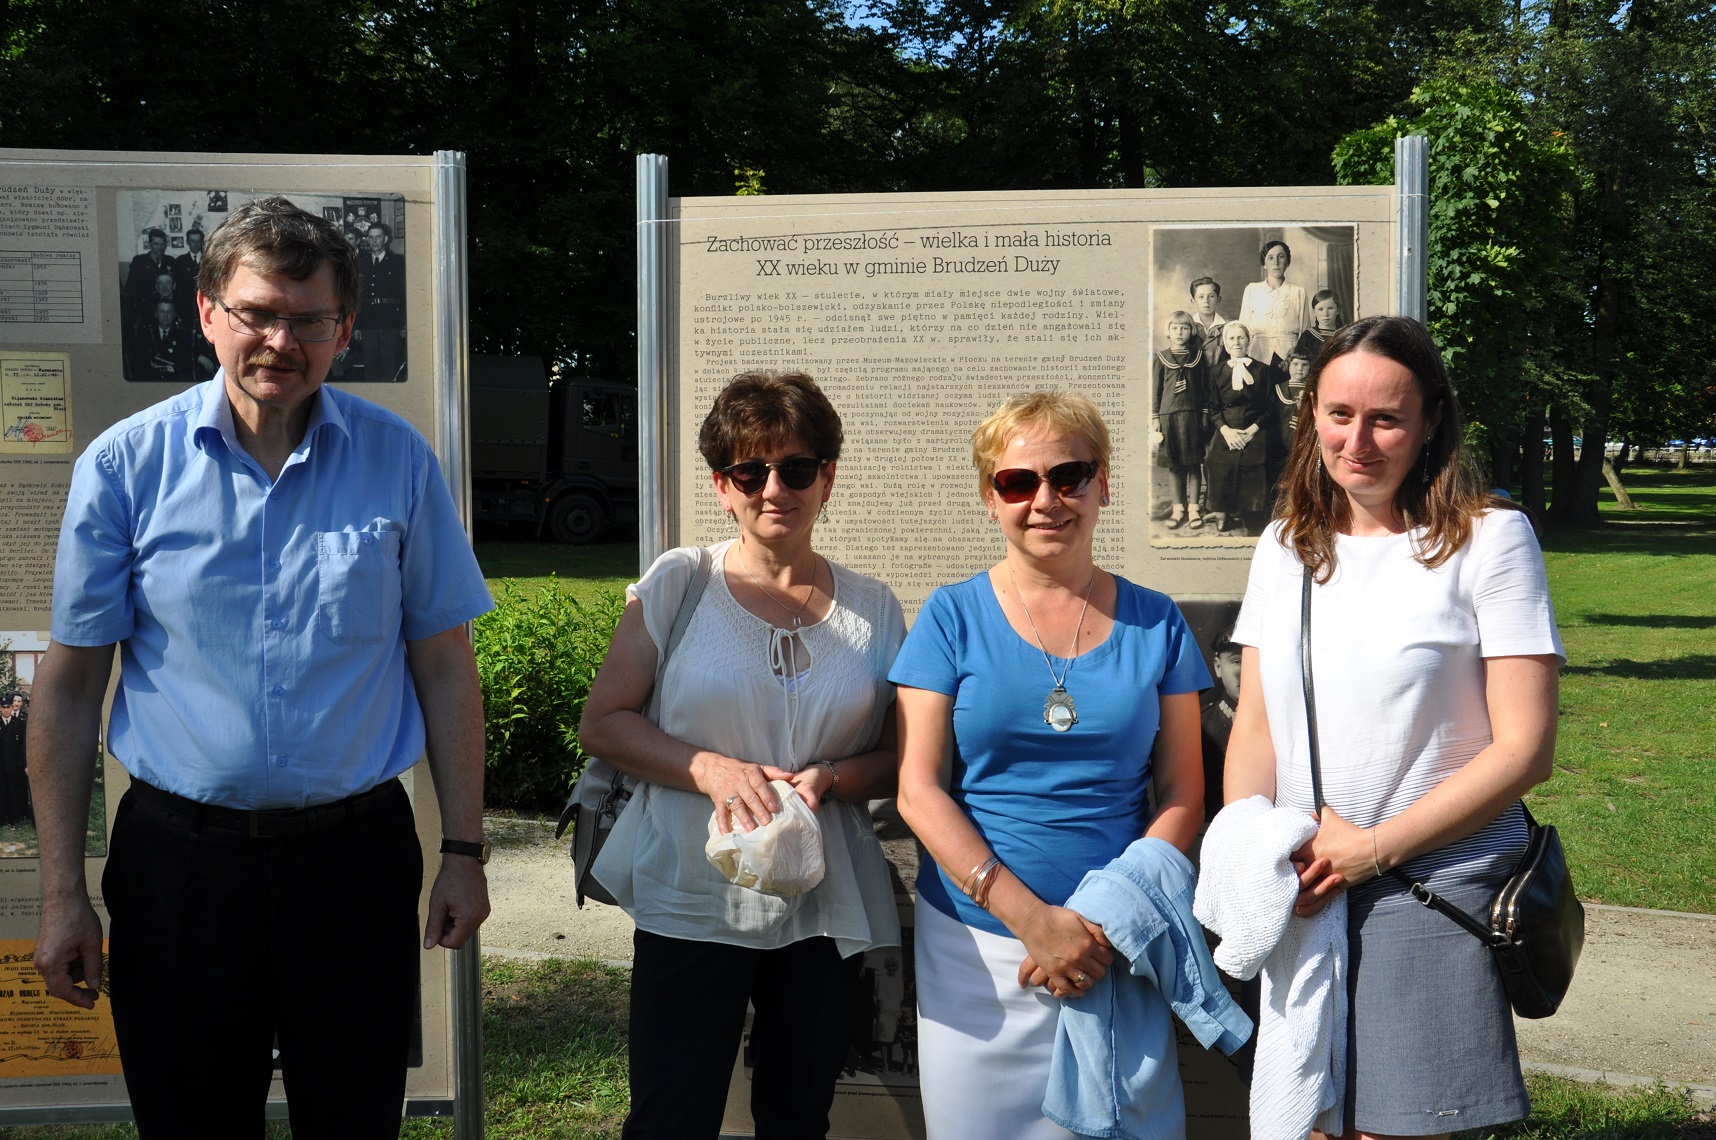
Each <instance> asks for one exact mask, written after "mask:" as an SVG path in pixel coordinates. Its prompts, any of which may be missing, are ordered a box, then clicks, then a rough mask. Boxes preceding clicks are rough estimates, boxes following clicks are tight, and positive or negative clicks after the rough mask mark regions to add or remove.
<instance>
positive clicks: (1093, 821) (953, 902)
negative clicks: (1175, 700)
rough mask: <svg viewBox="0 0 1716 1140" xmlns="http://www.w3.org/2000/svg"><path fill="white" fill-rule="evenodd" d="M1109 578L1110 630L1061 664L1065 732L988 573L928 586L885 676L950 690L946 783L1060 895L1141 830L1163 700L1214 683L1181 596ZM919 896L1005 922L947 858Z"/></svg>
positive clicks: (926, 878) (986, 924) (995, 844)
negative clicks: (972, 896) (1072, 718)
mask: <svg viewBox="0 0 1716 1140" xmlns="http://www.w3.org/2000/svg"><path fill="white" fill-rule="evenodd" d="M1115 584H1116V586H1117V587H1118V589H1119V596H1118V598H1117V600H1116V603H1115V621H1114V631H1113V632H1112V633H1111V634H1110V635H1109V637H1108V639H1107V640H1105V641H1104V642H1103V643H1102V644H1101V645H1098V646H1097V647H1096V648H1095V649H1092V650H1090V651H1089V652H1087V653H1085V654H1084V655H1083V656H1081V657H1079V658H1077V659H1076V660H1075V661H1074V662H1073V665H1072V668H1071V670H1069V672H1068V673H1067V676H1066V688H1067V692H1068V693H1070V694H1071V696H1072V699H1073V701H1074V703H1075V705H1076V707H1077V710H1078V723H1077V724H1075V725H1073V726H1072V728H1071V729H1070V730H1068V731H1066V732H1056V731H1055V730H1054V729H1053V728H1052V727H1050V726H1049V725H1048V724H1047V723H1045V722H1044V720H1043V702H1044V700H1045V698H1046V697H1047V696H1048V694H1049V691H1050V690H1051V689H1052V688H1053V687H1054V682H1053V680H1052V678H1051V677H1050V674H1049V670H1048V666H1047V665H1046V664H1045V663H1044V661H1043V654H1042V651H1041V650H1040V649H1039V648H1038V647H1037V646H1036V645H1035V644H1033V643H1032V642H1030V641H1027V640H1026V639H1024V638H1022V637H1020V636H1019V635H1018V634H1017V633H1016V632H1014V630H1013V627H1012V626H1011V625H1010V624H1009V623H1008V621H1007V617H1006V614H1004V613H1003V612H1002V610H1001V605H1000V602H999V601H997V599H996V597H995V591H994V589H993V587H992V586H991V585H990V582H989V576H988V574H987V573H984V574H978V575H977V576H975V577H973V578H970V579H968V580H966V581H964V582H959V583H957V584H955V585H951V586H944V587H942V588H941V589H939V590H937V591H936V592H935V593H933V594H931V595H930V597H929V600H928V601H926V602H925V603H924V607H923V610H922V612H920V613H919V614H918V618H917V622H916V624H915V625H913V627H912V630H911V632H910V633H909V634H907V636H906V641H905V644H904V645H903V646H902V647H901V649H900V654H899V656H898V657H897V658H896V659H895V661H894V667H893V669H892V671H891V672H890V673H889V676H888V679H889V680H890V681H893V682H894V683H895V684H897V685H904V686H908V687H911V688H916V689H926V690H929V691H931V692H936V693H942V694H944V695H946V696H950V697H952V698H953V772H952V786H951V787H950V788H949V793H950V794H951V795H952V796H953V799H954V802H956V803H957V804H959V806H960V808H961V810H963V811H964V812H965V814H966V816H967V817H968V818H969V819H970V820H971V822H972V824H973V825H974V826H976V828H977V830H978V832H979V833H981V834H982V836H983V838H984V840H985V841H986V842H987V843H988V844H989V846H990V848H991V849H992V850H993V851H994V852H995V854H996V855H997V856H998V857H999V858H1000V859H1001V861H1002V862H1003V863H1005V864H1006V865H1007V868H1008V870H1010V871H1012V872H1013V873H1014V874H1015V875H1017V876H1018V877H1019V878H1020V879H1021V880H1022V881H1023V882H1024V883H1025V885H1026V886H1028V887H1030V888H1031V890H1032V891H1033V892H1034V893H1035V894H1036V895H1037V897H1038V898H1040V899H1042V900H1044V901H1045V902H1048V903H1052V904H1055V905H1057V906H1058V905H1060V904H1062V903H1064V902H1065V901H1066V900H1067V899H1068V898H1070V897H1071V896H1072V893H1073V891H1074V890H1075V889H1076V888H1077V887H1078V884H1079V880H1080V879H1082V878H1083V877H1084V874H1085V872H1086V871H1089V870H1091V869H1093V868H1096V867H1101V866H1104V865H1106V864H1107V863H1108V861H1109V860H1110V859H1113V858H1114V857H1116V856H1117V855H1119V854H1120V853H1121V852H1122V851H1124V850H1126V847H1127V845H1128V844H1130V843H1131V842H1132V841H1133V840H1134V839H1137V838H1138V837H1139V836H1140V835H1142V834H1143V833H1144V828H1145V825H1146V824H1147V823H1148V822H1149V805H1148V801H1147V799H1146V795H1145V789H1146V784H1147V781H1148V779H1149V776H1150V752H1151V749H1152V748H1153V747H1154V746H1155V741H1156V730H1157V728H1158V727H1159V725H1160V720H1161V702H1160V698H1161V697H1163V696H1166V695H1171V694H1174V693H1188V692H1195V691H1197V690H1199V689H1204V688H1208V687H1209V686H1210V683H1211V682H1210V675H1209V671H1208V669H1206V668H1205V666H1204V663H1203V657H1202V655H1201V654H1200V653H1199V651H1198V646H1197V643H1196V641H1195V640H1194V639H1193V637H1192V633H1191V630H1190V629H1189V628H1188V627H1187V625H1186V621H1185V618H1184V617H1182V616H1181V615H1180V610H1179V607H1177V606H1176V605H1174V603H1173V601H1172V600H1171V599H1169V598H1168V597H1167V596H1166V595H1165V594H1159V593H1157V592H1156V591H1154V590H1147V589H1144V588H1143V587H1141V586H1136V585H1133V584H1132V583H1131V582H1128V581H1127V580H1126V579H1124V578H1120V577H1118V576H1116V578H1115ZM1062 660H1063V659H1061V658H1056V659H1055V668H1056V669H1057V670H1058V669H1059V668H1060V665H1061V663H1062ZM918 897H919V898H920V899H921V900H922V901H924V902H926V903H928V904H930V905H931V906H934V907H935V908H936V909H937V910H940V911H942V912H943V913H944V914H947V915H949V916H951V917H953V918H957V919H959V920H960V921H961V922H964V923H965V924H966V925H968V926H974V927H977V928H979V929H982V930H988V931H991V932H992V933H996V934H1004V935H1005V934H1008V933H1010V932H1009V931H1008V930H1007V928H1006V927H1005V926H1003V925H1002V924H1001V922H1000V920H999V919H996V918H995V917H993V916H992V915H990V914H989V913H988V912H986V911H984V910H982V909H981V908H979V907H977V906H976V905H974V904H973V903H972V902H971V900H969V899H968V898H966V897H965V895H964V894H963V893H962V892H961V891H960V889H959V885H958V884H956V883H953V882H951V881H950V880H949V879H948V877H947V875H946V873H945V872H943V871H941V870H940V868H939V867H938V868H937V869H936V873H935V874H933V875H931V874H920V875H919V876H918Z"/></svg>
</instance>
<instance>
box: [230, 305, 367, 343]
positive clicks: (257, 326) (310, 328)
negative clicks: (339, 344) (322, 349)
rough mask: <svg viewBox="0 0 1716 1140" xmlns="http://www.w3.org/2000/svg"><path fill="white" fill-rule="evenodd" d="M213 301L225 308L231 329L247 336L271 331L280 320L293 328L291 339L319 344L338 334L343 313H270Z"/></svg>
mask: <svg viewBox="0 0 1716 1140" xmlns="http://www.w3.org/2000/svg"><path fill="white" fill-rule="evenodd" d="M215 304H217V305H219V306H220V307H221V308H223V309H226V323H227V325H228V326H229V327H230V328H231V329H232V331H233V332H236V333H243V334H245V335H246V336H267V335H268V334H269V333H271V332H273V331H274V328H275V326H276V325H278V324H279V323H280V322H281V321H285V322H286V327H287V328H289V329H291V330H292V339H294V340H297V341H301V342H302V343H304V344H321V343H322V342H323V341H329V340H333V339H334V337H335V336H337V335H338V334H339V331H340V322H341V321H343V320H345V318H344V317H286V316H281V315H280V314H279V313H269V312H265V311H263V310H262V309H232V308H227V303H226V302H225V301H222V300H218V299H217V300H216V301H215Z"/></svg>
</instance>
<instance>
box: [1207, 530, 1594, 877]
mask: <svg viewBox="0 0 1716 1140" xmlns="http://www.w3.org/2000/svg"><path fill="white" fill-rule="evenodd" d="M1280 527H1281V524H1280V523H1279V522H1277V523H1274V524H1272V525H1271V526H1270V528H1269V530H1268V533H1266V534H1265V535H1264V537H1263V538H1261V539H1259V540H1258V543H1257V549H1256V551H1255V552H1254V553H1253V555H1252V560H1251V577H1250V580H1249V581H1248V582H1247V584H1246V590H1245V603H1244V605H1243V606H1242V607H1241V609H1240V614H1239V620H1238V622H1237V623H1236V624H1235V626H1234V631H1233V639H1234V640H1235V641H1236V642H1238V643H1239V644H1241V645H1250V646H1254V647H1255V648H1256V649H1257V650H1258V659H1259V664H1260V667H1261V672H1262V677H1263V699H1264V706H1265V708H1266V710H1267V712H1268V716H1269V735H1270V739H1271V742H1272V743H1273V744H1274V747H1275V758H1276V760H1275V788H1276V794H1275V802H1276V803H1277V804H1280V805H1283V806H1286V807H1294V808H1300V809H1303V810H1304V811H1307V812H1309V811H1311V810H1312V807H1313V805H1312V795H1311V767H1310V753H1309V746H1308V744H1307V739H1306V731H1305V703H1304V688H1303V683H1302V679H1301V675H1300V668H1299V598H1300V580H1301V576H1302V574H1303V570H1302V568H1301V566H1300V563H1299V559H1298V556H1297V555H1296V554H1294V552H1293V551H1291V550H1289V549H1288V548H1286V547H1284V546H1282V545H1281V543H1280V541H1279V536H1280ZM1422 534H1423V532H1422V531H1415V532H1409V533H1407V534H1400V535H1390V536H1387V537H1382V538H1355V537H1352V536H1349V535H1339V536H1337V537H1336V542H1335V571H1334V575H1333V577H1331V578H1330V580H1329V581H1328V582H1327V583H1326V584H1323V585H1319V586H1316V587H1315V588H1314V589H1313V590H1312V598H1311V653H1312V663H1313V669H1314V674H1313V676H1314V680H1315V684H1316V693H1317V727H1318V743H1319V745H1320V746H1321V751H1322V773H1323V794H1324V796H1325V797H1326V798H1327V800H1328V802H1329V804H1330V805H1331V806H1333V807H1334V809H1335V810H1336V811H1337V812H1339V813H1340V814H1341V816H1342V818H1344V819H1346V820H1347V821H1349V822H1351V823H1353V824H1356V825H1358V826H1359V827H1371V826H1374V825H1375V824H1377V823H1379V822H1382V821H1384V820H1387V819H1389V818H1390V817H1392V816H1394V815H1396V814H1398V813H1399V812H1401V811H1403V810H1405V809H1406V808H1407V807H1410V806H1411V805H1412V804H1414V803H1416V802H1417V801H1418V799H1419V798H1420V797H1421V796H1423V795H1424V794H1425V793H1426V792H1428V791H1429V790H1430V789H1432V788H1434V787H1435V786H1436V785H1438V784H1440V783H1441V782H1442V781H1443V780H1445V779H1447V778H1448V776H1450V775H1452V774H1453V773H1454V772H1457V771H1459V769H1460V768H1461V767H1463V766H1464V765H1465V763H1466V762H1467V761H1468V760H1470V759H1471V758H1472V757H1473V756H1475V755H1477V754H1478V753H1479V752H1480V751H1482V750H1483V749H1484V748H1486V747H1487V746H1488V745H1489V744H1490V741H1491V734H1490V717H1489V707H1488V703H1487V700H1486V697H1485V685H1484V665H1483V659H1484V658H1486V657H1514V656H1528V655H1538V654H1548V653H1553V654H1555V655H1556V656H1558V657H1560V658H1561V659H1562V660H1563V661H1565V660H1566V659H1567V654H1566V651H1565V650H1564V649H1563V648H1562V646H1561V635H1560V633H1559V632H1558V631H1557V630H1556V628H1555V611H1554V608H1553V606H1552V605H1551V604H1550V600H1549V584H1548V581H1547V579H1546V576H1545V574H1544V568H1543V554H1542V551H1541V550H1540V549H1539V548H1538V545H1537V537H1536V535H1534V534H1533V533H1532V530H1531V523H1530V520H1529V519H1527V518H1526V516H1525V515H1524V514H1522V513H1520V512H1518V511H1510V510H1494V511H1488V512H1486V513H1485V514H1483V515H1480V516H1479V517H1478V518H1475V519H1473V520H1472V536H1471V538H1470V539H1469V540H1468V541H1467V543H1466V545H1465V546H1464V547H1462V548H1461V549H1460V550H1459V551H1457V552H1456V553H1455V554H1454V556H1453V557H1452V558H1450V559H1448V561H1446V562H1444V563H1443V564H1442V565H1441V566H1439V567H1437V568H1436V569H1434V570H1431V569H1427V568H1426V567H1425V566H1424V565H1423V564H1422V563H1420V562H1417V561H1416V560H1414V559H1413V557H1412V554H1413V549H1414V547H1413V543H1414V542H1416V541H1419V540H1421V538H1422ZM1524 842H1525V831H1524V824H1523V817H1522V816H1521V814H1520V813H1519V812H1518V810H1517V809H1510V810H1509V811H1507V812H1505V813H1503V815H1502V816H1501V817H1500V818H1499V819H1498V820H1496V821H1495V822H1494V823H1492V824H1491V825H1489V826H1488V827H1486V828H1484V829H1483V830H1481V831H1479V832H1478V833H1477V834H1476V835H1473V836H1471V837H1469V838H1467V839H1464V840H1461V841H1460V842H1458V843H1455V844H1450V845H1449V846H1448V847H1445V848H1443V849H1442V850H1440V851H1436V852H1429V853H1427V854H1425V855H1422V856H1420V857H1419V858H1418V859H1415V860H1412V861H1410V862H1409V863H1408V864H1406V870H1407V873H1408V874H1419V875H1429V874H1431V873H1432V872H1433V871H1435V870H1437V869H1443V868H1451V867H1454V866H1464V865H1466V864H1469V863H1471V862H1473V861H1475V860H1479V859H1487V858H1491V857H1495V856H1502V855H1505V854H1506V853H1508V852H1512V853H1514V854H1517V853H1518V851H1519V850H1520V849H1521V848H1522V847H1523V845H1524Z"/></svg>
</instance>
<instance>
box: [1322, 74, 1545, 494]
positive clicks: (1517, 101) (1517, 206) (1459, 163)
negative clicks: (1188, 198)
mask: <svg viewBox="0 0 1716 1140" xmlns="http://www.w3.org/2000/svg"><path fill="white" fill-rule="evenodd" d="M1412 104H1413V106H1414V107H1416V108H1417V109H1418V110H1419V114H1418V115H1417V116H1416V117H1414V118H1412V119H1411V120H1405V119H1400V118H1396V117H1390V118H1388V119H1386V120H1384V121H1383V122H1382V123H1381V124H1380V125H1379V126H1376V127H1372V128H1369V129H1367V130H1363V131H1356V132H1354V133H1353V134H1350V135H1348V136H1347V137H1346V138H1344V139H1342V140H1341V142H1340V145H1338V146H1337V147H1336V148H1335V152H1334V164H1335V172H1336V174H1337V176H1338V177H1339V178H1340V180H1341V181H1342V182H1343V183H1347V184H1354V183H1371V184H1387V183H1391V182H1393V180H1394V140H1395V139H1396V138H1397V137H1401V136H1404V135H1424V136H1425V137H1426V139H1427V150H1428V153H1429V168H1430V169H1429V185H1428V187H1427V191H1428V194H1427V196H1428V199H1429V205H1428V222H1429V231H1430V233H1429V238H1430V244H1429V250H1430V256H1429V282H1428V298H1427V302H1428V303H1427V313H1426V316H1427V317H1428V321H1429V325H1430V331H1431V333H1432V334H1433V335H1434V336H1435V338H1436V341H1437V343H1438V344H1440V345H1441V346H1442V355H1443V358H1444V359H1445V361H1446V363H1447V365H1448V371H1449V374H1450V375H1451V376H1452V377H1453V378H1454V381H1455V384H1456V386H1457V389H1458V391H1459V394H1460V400H1461V403H1462V405H1463V410H1464V412H1465V416H1466V423H1467V434H1468V439H1469V442H1471V443H1472V444H1474V445H1475V446H1476V447H1477V448H1478V452H1479V454H1480V455H1483V456H1485V457H1486V458H1488V460H1489V462H1490V465H1491V469H1492V474H1493V475H1494V476H1495V478H1496V480H1497V481H1498V482H1501V483H1504V484H1506V483H1509V482H1511V479H1510V478H1509V476H1510V475H1511V468H1512V459H1513V456H1514V454H1515V453H1516V452H1518V451H1519V449H1520V446H1521V444H1522V443H1523V442H1526V441H1535V440H1536V439H1537V438H1538V436H1539V434H1540V433H1541V427H1542V422H1543V408H1544V404H1545V398H1546V394H1547V393H1552V392H1553V393H1556V394H1563V393H1565V392H1566V391H1567V389H1568V383H1567V378H1566V377H1564V376H1562V375H1561V374H1560V373H1559V371H1558V370H1557V368H1556V366H1555V361H1554V356H1553V353H1552V352H1551V351H1550V349H1551V346H1550V345H1548V344H1546V343H1545V333H1546V318H1547V315H1548V314H1549V313H1550V311H1551V309H1552V308H1553V306H1554V305H1555V303H1556V302H1557V301H1558V300H1559V299H1561V297H1562V296H1563V294H1564V292H1565V289H1566V286H1567V283H1568V275H1567V273H1566V272H1565V270H1564V269H1563V265H1564V256H1565V248H1564V245H1565V236H1566V232H1567V228H1568V225H1569V223H1570V221H1571V218H1572V211H1573V192H1574V189H1575V185H1576V182H1577V175H1578V172H1577V170H1576V169H1575V166H1574V163H1573V158H1572V153H1571V150H1570V148H1569V146H1568V143H1567V138H1566V135H1565V133H1564V132H1561V131H1558V130H1545V129H1543V128H1542V127H1541V126H1540V125H1538V124H1537V123H1535V122H1534V119H1533V116H1532V114H1531V110H1530V107H1529V105H1528V103H1527V101H1526V100H1525V99H1524V98H1523V97H1522V96H1521V95H1520V94H1519V93H1518V92H1516V91H1512V90H1509V89H1508V88H1506V87H1503V86H1502V85H1501V84H1499V83H1496V82H1493V81H1485V80H1475V81H1471V82H1462V81H1459V80H1455V79H1450V78H1437V79H1433V80H1431V81H1429V82H1427V83H1425V84H1424V85H1423V86H1422V87H1420V88H1419V89H1418V90H1416V91H1414V92H1413V94H1412ZM1534 417H1535V418H1534Z"/></svg>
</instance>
